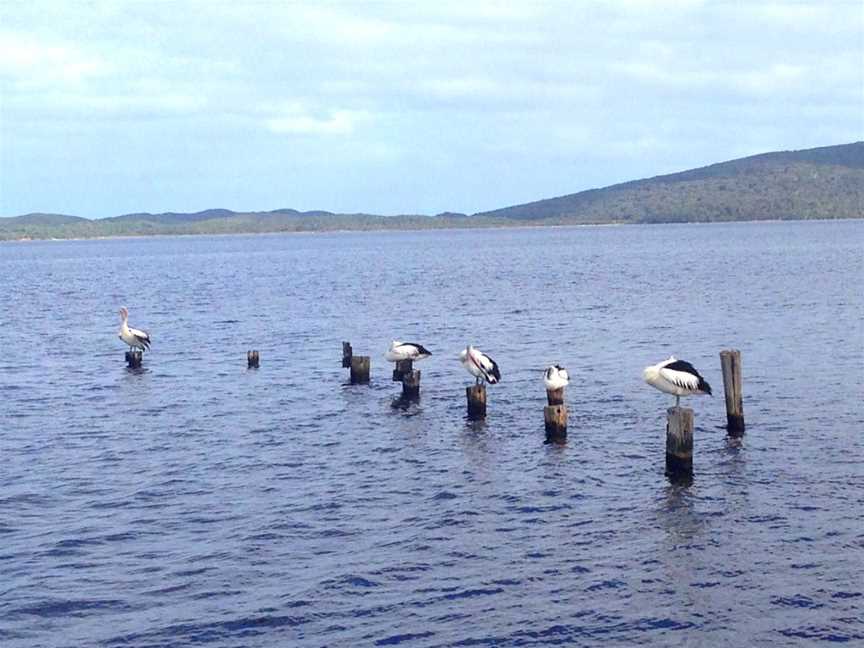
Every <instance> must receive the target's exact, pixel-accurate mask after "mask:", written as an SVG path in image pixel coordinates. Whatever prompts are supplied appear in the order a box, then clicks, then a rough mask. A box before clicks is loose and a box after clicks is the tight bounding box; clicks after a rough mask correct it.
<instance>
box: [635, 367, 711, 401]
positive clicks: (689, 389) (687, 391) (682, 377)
mask: <svg viewBox="0 0 864 648" xmlns="http://www.w3.org/2000/svg"><path fill="white" fill-rule="evenodd" d="M642 377H643V378H644V379H645V382H646V383H648V384H649V385H651V386H652V387H654V388H656V389H659V390H660V391H662V392H665V393H667V394H672V395H673V396H675V407H678V405H679V403H680V402H681V397H682V396H692V395H694V394H702V395H708V396H710V395H711V385H709V384H708V383H707V382H705V379H704V378H702V376H700V375H699V372H698V371H696V368H695V367H694V366H693V365H691V364H690V363H689V362H686V361H684V360H676V359H675V356H669V359H668V360H664V361H663V362H658V363H657V364H656V365H651V366H650V367H645V370H644V371H643V372H642Z"/></svg>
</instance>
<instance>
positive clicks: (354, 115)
mask: <svg viewBox="0 0 864 648" xmlns="http://www.w3.org/2000/svg"><path fill="white" fill-rule="evenodd" d="M368 120H369V115H368V114H366V113H364V112H361V111H354V110H328V111H324V113H323V114H313V113H310V112H309V111H308V110H306V109H305V108H304V107H302V106H301V105H299V104H295V105H288V106H285V107H283V108H282V109H281V110H279V111H277V113H276V114H275V115H274V116H271V117H269V118H267V119H265V120H264V124H265V125H266V127H267V129H268V130H270V131H271V132H273V133H278V134H282V135H350V134H352V133H353V132H354V129H355V128H356V127H357V124H358V123H359V122H361V121H368Z"/></svg>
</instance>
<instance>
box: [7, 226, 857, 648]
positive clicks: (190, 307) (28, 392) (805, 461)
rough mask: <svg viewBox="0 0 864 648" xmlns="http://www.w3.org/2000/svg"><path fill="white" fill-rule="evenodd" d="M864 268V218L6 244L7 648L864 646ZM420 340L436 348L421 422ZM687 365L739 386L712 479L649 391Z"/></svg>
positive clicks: (718, 430) (715, 413) (714, 453)
mask: <svg viewBox="0 0 864 648" xmlns="http://www.w3.org/2000/svg"><path fill="white" fill-rule="evenodd" d="M862 250H864V222H861V221H858V222H836V223H834V222H820V223H769V224H729V225H700V226H688V225H670V226H636V227H596V228H574V229H538V230H506V231H505V230H498V231H460V232H418V233H344V234H328V235H288V236H255V237H251V236H250V237H239V236H238V237H213V238H210V237H201V238H153V239H143V240H107V241H71V242H40V243H35V242H34V243H10V244H0V288H2V289H0V424H2V431H0V432H2V433H0V458H2V464H0V644H2V645H3V646H4V647H7V648H11V647H15V648H17V647H28V648H30V647H39V646H106V647H113V646H136V647H137V646H141V647H143V646H192V645H195V646H198V645H212V646H365V645H395V644H400V645H405V646H479V645H486V646H535V645H574V646H578V645H586V646H587V645H599V644H605V645H615V646H619V645H634V644H642V645H654V646H668V645H681V646H683V645H687V646H696V645H704V646H727V645H728V646H736V647H739V646H745V645H746V646H778V645H802V646H803V645H812V644H814V643H819V642H826V641H834V642H843V641H847V642H853V643H855V642H862V641H864V622H862V618H864V613H862V611H864V585H862V582H864V577H862V574H864V435H862V432H864V411H862V410H864V408H862V394H864V331H862V321H864V296H862V285H864V281H862V280H864V261H862V257H864V252H862ZM121 305H126V306H128V307H129V310H130V313H131V315H130V322H131V324H132V325H133V326H139V327H142V328H147V329H149V330H150V332H151V335H152V338H153V349H152V352H150V353H147V354H146V355H145V359H144V368H143V370H141V371H131V370H128V369H127V368H126V367H125V364H124V360H123V353H124V347H123V344H122V343H121V342H120V340H118V339H117V336H116V331H117V326H118V317H117V309H118V308H119V307H120V306H121ZM394 337H398V338H402V339H407V340H412V341H417V342H421V343H423V344H425V345H426V346H428V347H429V348H430V349H431V350H432V352H433V354H434V355H433V356H432V357H431V358H429V359H428V360H426V361H424V362H423V363H422V364H419V365H418V368H420V369H422V372H423V377H422V397H421V400H420V402H419V403H417V404H413V405H410V406H408V407H396V406H394V405H398V403H394V401H395V399H396V396H397V395H398V394H399V386H398V384H397V383H393V382H392V381H391V380H390V373H389V371H390V367H389V366H386V363H385V362H384V360H383V353H384V350H385V349H386V346H387V344H388V342H389V340H390V339H391V338H394ZM342 340H350V341H351V342H352V344H353V345H354V349H355V353H358V354H369V355H371V356H372V383H371V385H369V386H353V387H352V386H350V385H347V384H346V382H347V372H346V371H345V370H343V369H342V368H341V366H340V359H341V341H342ZM468 342H473V343H474V344H476V345H477V346H479V347H480V348H482V349H484V350H485V351H487V352H488V353H489V354H490V355H492V356H493V357H494V358H495V359H496V360H497V361H498V363H499V365H500V367H501V372H502V375H503V380H502V382H501V384H500V385H495V386H492V387H490V388H489V416H488V419H487V420H486V422H485V424H472V423H469V422H467V421H466V420H465V393H464V387H465V385H466V384H468V383H469V382H470V378H469V376H468V374H467V373H465V372H464V371H463V370H462V368H461V367H460V366H459V364H458V361H457V359H456V354H457V353H458V351H459V350H460V349H461V348H463V347H464V346H465V344H466V343H468ZM728 347H737V348H740V349H741V351H742V357H743V365H744V390H745V401H744V406H745V416H746V421H747V426H748V428H747V434H746V437H745V439H744V441H743V444H740V445H738V444H734V443H731V442H730V441H728V440H727V439H726V433H725V430H724V428H723V426H724V424H725V412H724V404H723V398H722V379H721V375H720V366H719V358H718V352H719V351H720V350H721V349H723V348H728ZM252 348H255V349H259V350H260V352H261V368H260V369H259V370H257V371H249V370H247V369H246V351H247V349H252ZM670 353H674V354H676V355H677V356H679V357H683V358H685V359H688V360H690V361H691V362H692V363H693V364H694V365H696V366H697V367H698V368H699V369H700V370H701V371H702V373H703V375H704V376H705V378H706V379H707V380H708V381H709V382H710V383H712V385H713V386H714V389H715V397H714V398H700V399H695V398H694V399H690V401H689V404H690V406H692V407H693V408H694V409H695V412H696V434H695V455H694V469H695V480H694V482H693V484H692V485H691V486H689V487H685V486H676V485H672V484H670V483H669V482H668V481H667V479H666V478H665V477H664V475H663V470H664V464H663V462H664V447H665V445H664V443H665V441H664V426H665V408H666V407H667V406H668V405H669V403H670V401H671V398H670V397H667V396H665V395H663V394H660V393H659V392H657V391H655V390H653V389H651V388H650V387H648V386H646V385H644V384H643V383H642V380H641V370H642V368H643V367H644V366H645V365H647V364H652V363H654V362H657V361H659V360H661V359H663V358H665V357H667V356H668V355H669V354H670ZM554 362H560V363H561V364H564V365H565V366H567V367H568V368H569V369H570V373H571V376H572V377H573V384H572V385H571V387H570V388H569V389H568V393H567V398H568V403H569V406H570V430H569V439H568V443H567V445H566V446H556V445H545V444H544V433H543V413H542V408H543V405H544V400H545V393H544V391H543V386H542V378H541V371H542V369H543V368H544V367H545V366H547V365H548V364H550V363H554Z"/></svg>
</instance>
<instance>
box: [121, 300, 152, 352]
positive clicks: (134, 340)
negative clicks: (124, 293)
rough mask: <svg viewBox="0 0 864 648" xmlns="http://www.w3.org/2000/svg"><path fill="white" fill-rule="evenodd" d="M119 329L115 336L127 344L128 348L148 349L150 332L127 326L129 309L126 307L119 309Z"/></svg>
mask: <svg viewBox="0 0 864 648" xmlns="http://www.w3.org/2000/svg"><path fill="white" fill-rule="evenodd" d="M120 317H121V322H120V331H118V333H117V337H119V338H120V339H121V340H123V341H124V342H125V343H126V344H128V345H129V350H130V351H131V350H132V349H141V351H144V350H147V351H149V350H150V334H149V333H148V332H147V331H141V330H139V329H136V328H130V327H129V311H128V310H126V307H125V306H124V307H123V308H121V309H120Z"/></svg>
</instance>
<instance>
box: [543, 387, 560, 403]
mask: <svg viewBox="0 0 864 648" xmlns="http://www.w3.org/2000/svg"><path fill="white" fill-rule="evenodd" d="M546 400H547V401H549V404H550V405H563V404H564V388H563V387H559V388H558V389H547V390H546Z"/></svg>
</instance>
